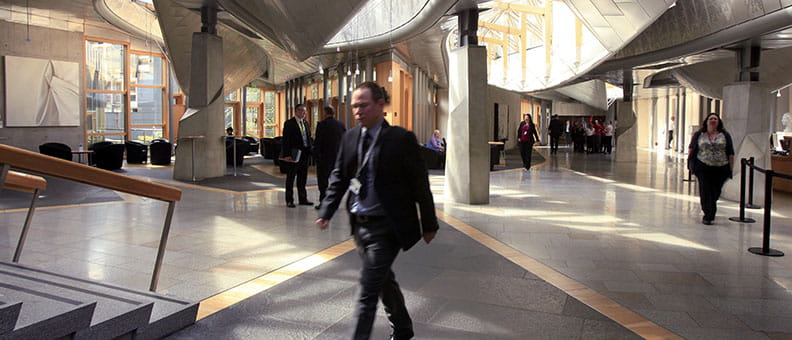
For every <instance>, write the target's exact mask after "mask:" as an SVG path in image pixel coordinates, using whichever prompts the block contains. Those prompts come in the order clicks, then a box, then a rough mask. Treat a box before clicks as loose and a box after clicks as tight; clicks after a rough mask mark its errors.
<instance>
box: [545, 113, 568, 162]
mask: <svg viewBox="0 0 792 340" xmlns="http://www.w3.org/2000/svg"><path fill="white" fill-rule="evenodd" d="M547 129H548V131H549V133H550V154H551V155H554V154H557V153H558V142H559V139H561V135H562V134H564V124H563V123H561V120H559V119H558V115H553V119H551V120H550V125H549V126H548V127H547Z"/></svg>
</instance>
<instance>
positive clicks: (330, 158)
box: [314, 117, 346, 167]
mask: <svg viewBox="0 0 792 340" xmlns="http://www.w3.org/2000/svg"><path fill="white" fill-rule="evenodd" d="M344 131H346V126H344V123H342V122H340V121H338V120H337V119H335V118H332V117H330V118H325V119H324V120H322V121H321V122H319V124H316V140H314V156H316V164H321V165H327V166H328V167H331V166H333V163H334V162H335V159H336V153H337V152H338V146H339V145H340V144H341V136H342V135H344Z"/></svg>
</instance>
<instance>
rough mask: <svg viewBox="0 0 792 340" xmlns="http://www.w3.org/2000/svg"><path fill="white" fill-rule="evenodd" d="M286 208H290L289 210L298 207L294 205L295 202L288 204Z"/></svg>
mask: <svg viewBox="0 0 792 340" xmlns="http://www.w3.org/2000/svg"><path fill="white" fill-rule="evenodd" d="M286 206H287V207H289V208H294V207H296V205H294V202H286Z"/></svg>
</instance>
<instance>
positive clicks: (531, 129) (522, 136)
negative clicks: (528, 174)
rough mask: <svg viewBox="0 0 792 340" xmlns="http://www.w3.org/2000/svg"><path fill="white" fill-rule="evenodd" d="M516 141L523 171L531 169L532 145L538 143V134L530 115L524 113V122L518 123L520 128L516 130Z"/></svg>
mask: <svg viewBox="0 0 792 340" xmlns="http://www.w3.org/2000/svg"><path fill="white" fill-rule="evenodd" d="M517 136H519V138H518V140H519V141H520V156H521V157H522V161H523V166H524V167H525V170H530V169H531V153H532V152H533V145H534V143H535V142H537V141H539V134H538V133H536V126H535V125H534V123H533V121H531V115H530V114H528V113H526V114H525V120H524V121H522V122H520V127H519V128H518V129H517Z"/></svg>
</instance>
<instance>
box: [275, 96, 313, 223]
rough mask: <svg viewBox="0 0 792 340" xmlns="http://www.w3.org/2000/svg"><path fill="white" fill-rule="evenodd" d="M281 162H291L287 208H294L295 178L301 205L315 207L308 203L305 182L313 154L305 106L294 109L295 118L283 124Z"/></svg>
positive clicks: (287, 185) (287, 177)
mask: <svg viewBox="0 0 792 340" xmlns="http://www.w3.org/2000/svg"><path fill="white" fill-rule="evenodd" d="M281 154H282V155H281V156H282V157H281V160H282V161H285V162H289V163H290V164H289V166H288V169H289V172H288V173H287V174H286V206H287V207H289V208H294V207H295V205H294V178H295V177H296V178H297V198H298V199H299V203H300V205H313V202H310V201H308V194H307V192H306V191H305V182H306V181H307V179H308V158H309V157H310V154H311V127H310V126H309V125H308V122H306V121H305V105H303V104H298V105H297V107H295V108H294V117H292V118H291V119H289V120H287V121H286V122H285V123H283V146H282V147H281Z"/></svg>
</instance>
